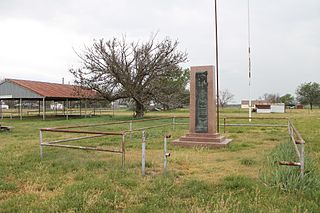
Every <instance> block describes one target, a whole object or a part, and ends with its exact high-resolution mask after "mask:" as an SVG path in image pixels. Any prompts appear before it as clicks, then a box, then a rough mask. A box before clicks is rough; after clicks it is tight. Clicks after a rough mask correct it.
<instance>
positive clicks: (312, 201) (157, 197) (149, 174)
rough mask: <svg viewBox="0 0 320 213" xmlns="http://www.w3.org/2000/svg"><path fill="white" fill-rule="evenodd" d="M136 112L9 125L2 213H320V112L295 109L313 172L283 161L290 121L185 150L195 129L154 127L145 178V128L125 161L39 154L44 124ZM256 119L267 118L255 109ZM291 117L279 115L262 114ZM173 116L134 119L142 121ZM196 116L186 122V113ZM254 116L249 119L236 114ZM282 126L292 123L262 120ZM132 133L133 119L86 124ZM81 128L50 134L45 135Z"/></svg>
mask: <svg viewBox="0 0 320 213" xmlns="http://www.w3.org/2000/svg"><path fill="white" fill-rule="evenodd" d="M131 115H132V113H131V112H129V111H128V112H127V111H121V112H120V113H116V116H115V117H114V118H112V117H111V116H97V117H92V118H87V119H84V118H82V119H79V118H78V119H75V118H73V119H70V120H68V121H66V120H62V119H59V120H55V119H50V120H49V121H41V120H38V119H36V118H32V119H30V120H22V121H20V120H17V119H13V120H10V119H5V120H3V123H4V124H6V125H10V126H13V127H14V129H13V130H12V131H11V132H0V212H122V211H125V212H164V211H168V212H319V211H320V194H319V191H320V184H319V180H320V178H319V177H320V176H319V171H320V148H319V147H320V146H319V145H320V144H319V137H318V136H319V135H320V134H319V129H320V119H319V117H320V110H313V111H312V112H311V111H309V110H291V111H290V112H288V113H287V114H285V116H287V117H290V119H292V120H293V122H294V124H295V126H296V127H297V129H298V130H299V131H300V132H301V134H302V137H303V138H304V139H305V141H306V146H305V148H306V156H307V157H306V174H305V177H304V179H303V180H302V179H301V178H300V177H299V169H298V168H295V167H286V166H279V165H278V164H277V163H275V162H277V161H279V160H286V161H291V160H292V161H294V160H296V159H295V158H294V156H295V155H294V150H293V149H292V148H293V147H292V146H291V145H292V144H290V143H288V136H287V130H286V128H283V127H254V128H249V127H228V128H227V133H226V134H225V135H226V136H227V137H228V138H232V139H233V142H232V143H231V144H230V146H229V147H228V148H223V149H215V150H210V149H203V148H202V149H199V148H194V149H186V148H179V147H174V146H172V145H171V141H172V140H173V139H175V138H178V137H180V136H182V135H184V134H185V133H186V132H188V126H176V129H175V130H173V129H172V127H171V126H169V127H163V128H159V129H153V130H147V132H146V140H147V153H146V160H147V162H146V176H144V177H142V176H141V168H140V167H141V132H136V133H134V134H133V136H132V141H129V138H130V137H129V135H127V136H126V141H127V143H126V147H127V150H126V166H125V168H124V169H122V168H121V156H120V155H118V154H110V153H101V152H90V151H82V150H70V149H58V148H49V147H44V150H43V151H44V156H43V160H42V161H40V156H39V129H40V128H42V127H55V126H70V125H81V124H93V123H104V122H112V121H119V120H130V119H131V117H130V116H131ZM172 115H177V116H180V115H182V116H183V115H188V111H187V110H185V109H183V110H173V111H169V112H165V113H164V112H153V113H147V115H146V116H147V118H151V117H159V116H172ZM224 116H246V111H245V110H239V109H222V115H221V122H223V117H224ZM254 116H261V115H256V114H254ZM263 116H264V117H265V116H269V117H270V116H272V117H283V116H284V115H280V114H276V115H274V114H270V115H263ZM168 122H171V120H170V119H168V120H160V121H148V122H145V123H134V124H133V127H134V128H141V127H145V126H151V125H159V124H163V123H168ZM177 122H187V119H177ZM230 122H232V123H236V122H238V123H245V122H247V121H245V120H231V121H230ZM253 122H256V123H266V122H267V123H279V124H280V123H281V122H283V121H269V120H268V121H266V122H265V121H260V120H259V121H253ZM79 129H84V130H97V131H123V130H128V129H129V124H121V125H113V126H99V127H88V128H79ZM167 133H169V134H171V135H172V138H171V139H170V142H169V144H168V149H169V151H170V152H171V157H170V158H169V159H168V163H169V164H168V175H167V176H166V177H164V176H163V136H164V135H165V134H167ZM73 136H79V135H71V134H65V135H62V134H60V133H45V134H44V139H45V140H56V139H62V138H65V137H73ZM120 141H121V138H120V137H103V138H96V139H91V140H82V141H74V142H69V143H67V144H77V145H85V146H99V147H106V148H119V142H120Z"/></svg>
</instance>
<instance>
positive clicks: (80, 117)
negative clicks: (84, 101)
mask: <svg viewBox="0 0 320 213" xmlns="http://www.w3.org/2000/svg"><path fill="white" fill-rule="evenodd" d="M79 102H80V118H81V116H82V111H81V110H82V106H81V99H80V100H79Z"/></svg>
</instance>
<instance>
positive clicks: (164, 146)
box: [163, 135, 171, 176]
mask: <svg viewBox="0 0 320 213" xmlns="http://www.w3.org/2000/svg"><path fill="white" fill-rule="evenodd" d="M169 138H171V135H165V136H164V143H163V159H164V163H163V173H164V176H166V175H167V164H168V160H167V158H168V157H170V153H169V152H167V142H168V139H169Z"/></svg>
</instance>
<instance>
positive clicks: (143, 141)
mask: <svg viewBox="0 0 320 213" xmlns="http://www.w3.org/2000/svg"><path fill="white" fill-rule="evenodd" d="M145 169H146V139H145V131H144V130H143V131H142V153H141V173H142V176H144V175H145Z"/></svg>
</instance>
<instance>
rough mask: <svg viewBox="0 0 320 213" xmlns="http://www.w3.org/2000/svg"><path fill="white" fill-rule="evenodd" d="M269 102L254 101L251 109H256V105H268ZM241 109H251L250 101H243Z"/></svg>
mask: <svg viewBox="0 0 320 213" xmlns="http://www.w3.org/2000/svg"><path fill="white" fill-rule="evenodd" d="M268 104H269V102H268V101H266V100H252V101H251V108H254V107H255V106H256V105H268ZM241 109H249V100H242V101H241Z"/></svg>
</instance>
